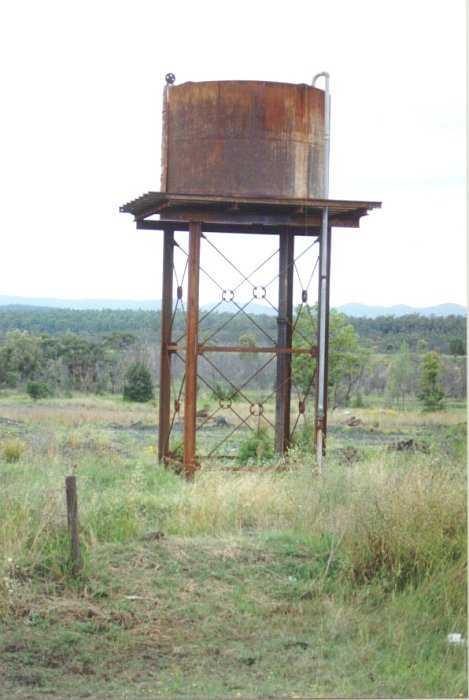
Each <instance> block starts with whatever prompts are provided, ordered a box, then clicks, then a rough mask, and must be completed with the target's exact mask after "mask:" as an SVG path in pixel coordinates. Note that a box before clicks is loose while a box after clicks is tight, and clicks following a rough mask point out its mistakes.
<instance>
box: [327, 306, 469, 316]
mask: <svg viewBox="0 0 469 700" xmlns="http://www.w3.org/2000/svg"><path fill="white" fill-rule="evenodd" d="M336 308H337V311H340V312H341V313H343V314H345V315H346V316H354V317H357V318H378V316H408V315H409V314H420V316H466V315H467V309H466V307H465V306H461V305H460V304H439V305H438V306H424V307H414V306H407V305H406V304H398V305H397V306H367V305H366V304H343V305H342V306H337V307H336Z"/></svg>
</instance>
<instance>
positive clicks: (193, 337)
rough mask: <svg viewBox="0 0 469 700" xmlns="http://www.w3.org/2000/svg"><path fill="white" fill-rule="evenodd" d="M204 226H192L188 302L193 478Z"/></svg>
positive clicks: (188, 468)
mask: <svg viewBox="0 0 469 700" xmlns="http://www.w3.org/2000/svg"><path fill="white" fill-rule="evenodd" d="M200 235H201V223H200V222H199V221H197V222H194V221H192V222H191V224H190V227H189V290H188V303H187V328H186V333H187V346H186V379H185V405H184V462H183V466H184V470H185V472H186V476H188V477H191V476H193V474H194V472H195V469H196V462H195V453H196V429H197V355H198V341H197V336H198V332H199V329H198V325H199V277H200Z"/></svg>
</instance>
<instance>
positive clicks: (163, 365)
mask: <svg viewBox="0 0 469 700" xmlns="http://www.w3.org/2000/svg"><path fill="white" fill-rule="evenodd" d="M173 260H174V231H172V230H169V231H165V233H164V242H163V290H162V291H163V294H162V304H161V355H160V402H159V431H158V459H159V460H160V461H162V460H164V458H165V457H166V455H167V454H168V451H169V435H170V432H171V426H170V423H171V421H170V409H171V352H170V349H169V346H170V343H171V330H172V323H171V321H172V311H173Z"/></svg>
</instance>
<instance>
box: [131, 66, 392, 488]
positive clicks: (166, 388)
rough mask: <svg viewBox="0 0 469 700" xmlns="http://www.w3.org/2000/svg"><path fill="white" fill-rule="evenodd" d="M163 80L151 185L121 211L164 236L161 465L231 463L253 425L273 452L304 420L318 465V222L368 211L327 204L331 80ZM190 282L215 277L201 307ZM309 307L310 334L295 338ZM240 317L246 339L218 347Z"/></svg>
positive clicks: (321, 243) (321, 440) (322, 311)
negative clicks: (156, 171)
mask: <svg viewBox="0 0 469 700" xmlns="http://www.w3.org/2000/svg"><path fill="white" fill-rule="evenodd" d="M319 78H324V82H325V89H324V90H322V89H319V88H318V87H316V82H317V80H318V79H319ZM166 82H167V84H166V87H165V88H164V94H163V139H162V162H161V187H160V191H159V192H149V193H147V194H144V195H142V196H140V197H139V198H138V199H135V200H133V201H131V202H129V203H128V204H125V205H124V206H122V207H121V208H120V210H121V211H122V212H125V213H130V214H133V216H134V218H135V222H136V226H137V228H138V229H151V230H156V231H162V232H163V256H162V258H163V260H162V264H163V270H162V272H163V289H162V310H161V347H160V352H161V356H160V384H159V425H158V428H159V449H158V453H159V458H160V460H161V461H166V462H169V463H171V462H175V463H177V464H180V465H181V467H182V468H183V470H184V471H185V473H186V474H187V475H188V476H192V475H193V473H194V472H195V470H196V469H197V468H198V467H199V466H201V465H203V466H204V468H231V469H233V468H237V466H238V465H237V450H236V444H237V443H236V441H237V440H238V442H239V441H240V440H241V441H242V440H243V439H245V436H246V435H250V434H252V433H254V434H256V433H258V432H259V430H260V429H262V430H263V431H265V432H266V433H267V434H268V435H270V437H271V440H272V444H273V445H274V449H275V452H277V453H282V452H285V451H286V450H287V449H288V447H289V446H290V444H291V441H292V438H293V433H294V432H295V430H300V429H301V428H302V427H303V426H304V425H305V421H306V418H307V417H309V416H311V418H312V425H313V438H312V442H311V450H312V453H313V452H315V453H316V456H317V459H318V461H319V464H320V463H321V458H322V455H323V454H324V452H325V445H326V431H327V375H328V367H327V364H328V363H327V358H328V326H329V286H330V262H331V256H330V250H331V229H332V228H333V227H347V228H357V227H358V226H359V223H360V219H361V217H362V216H365V215H366V214H367V213H368V212H369V211H370V210H372V209H374V208H377V207H379V206H380V203H379V202H362V201H360V202H357V201H344V200H331V199H329V198H328V179H329V172H328V170H329V122H330V119H329V115H330V98H329V76H328V74H327V73H321V74H318V75H317V76H316V78H315V79H314V80H313V85H311V86H310V85H305V84H300V85H294V84H287V83H275V82H261V81H233V80H230V81H210V82H188V83H183V84H181V85H176V84H175V79H174V76H173V75H172V74H168V75H167V76H166ZM228 241H230V245H231V246H232V247H231V249H230V250H228V249H224V244H225V242H226V244H227V245H228V243H227V242H228ZM233 242H234V243H233ZM300 243H301V245H300ZM233 245H234V248H233ZM272 246H273V247H272ZM230 251H231V252H230ZM233 251H234V252H233ZM259 251H261V254H262V255H263V258H262V259H261V260H260V261H259V260H257V259H256V260H255V253H256V254H257V255H259ZM308 256H312V257H311V260H310V261H309V262H308V260H309V257H308ZM261 257H262V256H261ZM206 261H207V262H206ZM305 264H306V268H305V270H306V271H305V272H304V271H302V274H300V272H299V269H300V265H303V266H304V265H305ZM272 265H275V270H276V271H275V274H274V275H272ZM302 275H303V276H302ZM201 278H202V281H203V282H204V284H207V283H210V284H213V295H214V296H213V301H214V302H216V303H214V304H212V306H211V307H210V308H207V309H200V308H199V307H200V304H199V294H200V286H201ZM313 280H314V292H313V295H311V291H310V289H309V288H310V285H311V282H312V281H313ZM253 304H256V306H255V308H256V311H257V312H258V311H259V305H262V304H263V305H264V307H265V309H266V311H269V315H268V316H259V315H257V314H255V313H252V312H251V309H252V308H253ZM312 306H313V307H314V310H315V311H314V322H313V324H312V326H311V328H314V330H312V331H311V332H308V333H306V334H303V335H301V333H300V332H299V330H298V329H299V328H300V324H299V323H298V319H299V318H300V317H301V313H302V312H303V313H304V314H308V313H309V314H310V315H311V307H312ZM240 317H241V318H242V319H243V321H245V322H246V323H252V328H253V332H252V333H248V334H246V333H245V334H243V336H242V337H241V338H240V339H239V340H238V341H237V342H233V337H234V336H233V335H231V336H229V334H228V337H230V338H231V342H228V343H227V342H226V340H225V339H226V337H227V329H228V327H229V324H230V323H231V324H233V323H235V322H236V319H237V320H238V322H239V319H240ZM272 318H273V320H272ZM269 319H270V320H269ZM209 320H210V323H209ZM205 327H210V330H209V332H208V333H207V332H206V331H205ZM299 368H300V369H299ZM305 368H306V369H305ZM308 368H310V370H309V369H308ZM263 372H264V374H266V375H267V379H266V380H261V376H262V373H263ZM295 372H296V374H297V375H298V376H301V377H302V380H301V381H297V379H296V374H295ZM304 376H307V377H308V376H310V377H311V381H305V379H304ZM208 397H210V399H211V400H210V401H207V398H208Z"/></svg>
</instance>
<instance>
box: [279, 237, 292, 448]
mask: <svg viewBox="0 0 469 700" xmlns="http://www.w3.org/2000/svg"><path fill="white" fill-rule="evenodd" d="M279 238H280V241H279V243H280V245H279V292H278V317H277V347H278V349H281V350H287V351H290V350H291V349H292V327H293V265H294V241H295V238H294V236H290V235H288V233H287V232H284V233H281V234H280V236H279ZM290 394H291V352H290V353H279V355H278V356H277V384H276V389H275V451H276V452H277V453H278V454H282V453H284V452H286V451H287V449H288V448H289V447H290Z"/></svg>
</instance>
